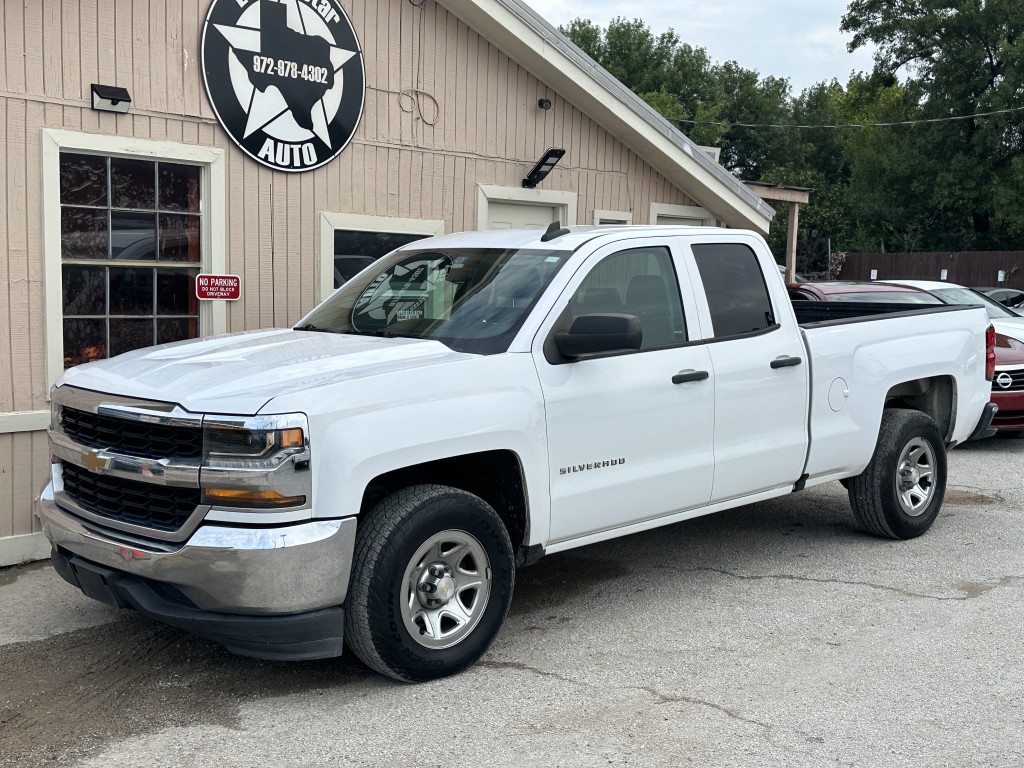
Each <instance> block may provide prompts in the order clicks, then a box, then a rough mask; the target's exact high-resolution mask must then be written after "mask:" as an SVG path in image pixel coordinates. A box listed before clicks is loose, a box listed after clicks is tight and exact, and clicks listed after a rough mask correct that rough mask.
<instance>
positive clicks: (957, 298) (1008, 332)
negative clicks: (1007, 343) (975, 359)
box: [877, 280, 1024, 342]
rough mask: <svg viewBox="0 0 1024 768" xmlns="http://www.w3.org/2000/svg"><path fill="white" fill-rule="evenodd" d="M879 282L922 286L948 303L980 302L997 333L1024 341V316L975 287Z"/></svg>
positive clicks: (907, 281)
mask: <svg viewBox="0 0 1024 768" xmlns="http://www.w3.org/2000/svg"><path fill="white" fill-rule="evenodd" d="M877 282H880V283H887V284H889V285H905V286H909V287H911V288H920V289H921V290H922V291H928V292H929V293H931V294H933V295H934V296H936V297H937V298H939V299H941V300H942V301H944V302H945V303H946V304H979V305H981V306H983V307H984V308H985V311H986V312H987V313H988V319H989V320H990V321H991V322H992V325H993V327H995V329H996V333H1001V334H1003V335H1004V336H1009V337H1010V338H1011V339H1017V340H1018V341H1021V342H1024V317H1022V316H1020V315H1018V314H1017V313H1016V312H1014V311H1012V310H1010V309H1007V308H1006V307H1004V306H1003V305H1002V304H1000V303H999V302H998V301H996V300H994V299H990V298H989V297H988V296H986V295H985V294H983V293H979V292H978V291H975V290H974V289H973V288H966V287H964V286H962V285H958V284H956V283H945V282H940V281H939V280H879V281H877Z"/></svg>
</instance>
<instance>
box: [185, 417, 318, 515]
mask: <svg viewBox="0 0 1024 768" xmlns="http://www.w3.org/2000/svg"><path fill="white" fill-rule="evenodd" d="M309 458H310V453H309V427H308V424H307V422H306V417H305V416H304V415H303V414H294V413H293V414H283V415H277V416H252V417H231V416H213V417H206V418H205V419H203V466H202V469H201V470H200V478H201V479H200V483H201V485H202V486H203V502H204V503H206V504H212V505H217V506H228V507H245V508H249V509H277V508H281V507H297V506H302V505H304V504H305V503H306V501H307V499H308V495H309V492H310V490H311V489H310V472H309Z"/></svg>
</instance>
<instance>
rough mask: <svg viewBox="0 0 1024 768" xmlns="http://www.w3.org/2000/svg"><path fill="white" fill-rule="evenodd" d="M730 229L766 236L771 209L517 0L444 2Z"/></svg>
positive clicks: (469, 24)
mask: <svg viewBox="0 0 1024 768" xmlns="http://www.w3.org/2000/svg"><path fill="white" fill-rule="evenodd" d="M441 2H442V3H443V5H444V6H445V7H446V8H447V9H448V10H450V11H451V12H452V13H454V14H455V15H456V16H458V17H459V18H460V19H462V20H463V21H464V22H465V23H466V24H467V25H468V26H469V27H470V28H472V29H473V30H475V31H476V32H478V33H479V34H481V35H482V36H483V37H485V38H486V39H487V40H489V41H490V42H491V43H493V44H494V45H495V46H496V47H498V48H499V49H500V50H502V51H503V52H504V53H505V54H506V55H508V56H509V57H510V58H511V59H513V60H514V61H515V62H516V63H518V64H520V65H521V66H523V67H524V68H525V69H526V70H527V71H529V72H530V73H531V74H533V75H534V76H535V77H537V78H538V79H539V80H540V81H541V82H542V83H544V84H545V85H547V86H548V87H549V88H551V89H552V90H554V91H556V92H557V93H558V94H559V95H560V96H562V98H564V99H566V100H567V101H569V102H570V103H571V104H573V105H574V106H575V107H576V108H577V109H579V110H580V111H581V112H583V113H584V114H585V115H587V116H588V117H590V118H591V119H592V120H594V121H596V122H597V123H598V124H599V125H601V126H602V127H603V128H605V129H606V130H607V131H609V132H610V133H611V134H613V135H614V136H616V137H617V138H619V139H620V140H621V141H622V142H623V143H625V144H626V145H627V146H628V147H629V148H630V149H631V150H633V151H634V152H636V153H637V154H638V155H639V156H640V157H642V158H643V159H644V160H646V161H647V162H648V163H650V164H651V165H652V166H653V167H654V168H655V169H657V171H658V172H659V173H660V174H661V175H663V176H664V177H665V178H667V179H668V180H669V181H671V182H672V183H673V184H675V185H676V186H678V187H679V188H680V189H682V190H683V191H685V192H686V194H687V195H689V196H690V197H692V198H693V199H694V200H695V201H696V202H697V204H698V205H700V206H702V207H703V208H705V209H706V210H708V211H709V212H710V213H711V214H713V215H714V216H715V217H716V218H717V219H720V220H721V221H722V222H724V223H725V224H726V225H727V226H730V227H739V228H745V229H754V230H757V231H759V232H762V233H767V231H768V226H769V224H770V223H771V220H772V217H773V216H774V215H775V211H774V209H772V208H771V206H769V205H768V204H767V203H765V202H764V201H762V200H761V199H760V198H759V197H757V195H755V194H753V193H752V192H751V191H750V190H749V189H747V188H746V187H745V186H744V185H743V183H742V182H741V181H740V180H739V179H737V178H736V177H735V176H733V175H732V174H731V173H729V172H728V171H727V170H725V169H724V168H723V167H722V166H720V165H719V164H718V163H716V162H715V161H714V160H712V159H711V158H710V157H708V156H707V155H706V154H705V153H704V152H703V151H702V150H701V149H700V148H699V147H698V146H697V145H696V144H695V143H694V142H692V141H691V140H690V139H689V138H687V137H686V135H685V134H683V133H682V132H681V131H680V130H678V129H677V128H676V127H675V126H673V125H672V123H670V122H669V121H668V120H666V119H665V118H664V117H662V116H661V115H660V114H658V112H656V111H655V110H654V109H652V108H651V107H650V106H648V105H647V103H646V102H645V101H644V100H643V99H641V98H640V97H639V96H637V95H636V94H635V93H633V92H632V91H631V90H629V89H628V88H627V87H626V86H624V85H623V84H622V83H620V82H619V81H618V80H616V79H615V78H614V77H612V75H611V74H609V73H608V71H607V70H605V69H604V68H603V67H601V66H600V65H599V64H598V63H597V62H596V61H594V60H593V59H592V58H590V57H589V56H588V55H587V54H585V53H584V52H583V51H581V50H580V49H579V48H577V47H576V46H575V45H574V44H573V43H572V42H570V41H569V40H568V39H567V38H566V37H565V36H564V35H563V34H562V33H561V32H559V31H558V30H557V29H555V28H554V27H553V26H552V25H551V24H549V23H548V22H547V21H545V20H544V19H543V18H542V17H541V16H540V15H539V14H537V12H536V11H534V10H533V9H532V8H530V7H529V6H528V5H526V4H525V3H523V2H520V0H441Z"/></svg>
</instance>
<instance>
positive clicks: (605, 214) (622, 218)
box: [594, 208, 633, 227]
mask: <svg viewBox="0 0 1024 768" xmlns="http://www.w3.org/2000/svg"><path fill="white" fill-rule="evenodd" d="M601 219H615V223H616V224H632V223H633V212H632V211H604V210H600V209H597V208H595V209H594V225H595V226H599V227H600V226H605V227H610V226H613V225H611V224H601Z"/></svg>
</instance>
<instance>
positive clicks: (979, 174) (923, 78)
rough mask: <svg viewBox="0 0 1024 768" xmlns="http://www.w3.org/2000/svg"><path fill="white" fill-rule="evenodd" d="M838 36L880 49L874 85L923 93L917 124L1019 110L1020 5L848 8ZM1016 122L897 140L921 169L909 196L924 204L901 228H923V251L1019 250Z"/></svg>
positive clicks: (975, 1) (963, 0) (936, 126)
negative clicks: (903, 79) (886, 80)
mask: <svg viewBox="0 0 1024 768" xmlns="http://www.w3.org/2000/svg"><path fill="white" fill-rule="evenodd" d="M841 28H842V29H843V31H846V32H851V33H853V39H852V40H851V42H850V46H849V47H850V50H856V49H857V48H860V47H861V46H864V45H866V44H868V43H873V44H874V45H875V46H877V48H876V53H875V64H876V74H877V75H878V76H890V77H895V76H898V75H899V74H900V73H901V72H906V73H907V74H908V75H909V77H908V80H907V87H908V89H911V90H913V89H917V90H918V91H919V94H920V100H919V107H920V108H919V111H918V113H917V116H918V117H920V118H927V119H936V118H949V117H960V116H970V115H977V114H979V113H985V112H998V111H999V110H1007V109H1016V108H1019V107H1021V106H1022V104H1021V95H1022V93H1024V48H1022V39H1021V34H1022V32H1024V4H1022V3H1021V2H1020V0H901V2H898V3H893V2H891V0H852V2H851V3H850V5H849V7H848V9H847V13H846V15H845V16H844V17H843V20H842V27H841ZM1021 115H1022V113H1020V112H1009V113H1003V114H994V115H985V116H978V117H970V118H969V119H964V120H947V121H944V122H934V123H929V124H926V125H924V126H922V127H921V128H919V129H917V130H915V131H912V132H907V136H908V137H909V139H907V140H904V139H898V140H897V141H898V142H899V143H902V144H904V145H907V144H911V143H912V144H914V145H915V147H916V150H917V152H916V155H917V158H918V159H920V160H922V161H923V163H922V165H921V167H920V168H919V169H918V172H917V174H916V175H917V179H916V181H914V182H911V183H910V190H909V192H910V193H912V194H913V193H917V194H921V195H923V199H922V200H921V204H922V205H921V207H922V208H923V209H924V211H922V212H919V213H918V215H917V216H916V217H913V220H912V221H909V222H907V223H906V224H905V226H909V227H912V228H913V227H916V228H917V229H919V230H920V231H921V232H922V233H923V234H922V238H923V242H924V243H925V245H926V246H929V247H950V248H952V247H964V246H975V247H979V248H993V247H1000V246H1012V245H1013V244H1014V243H1015V242H1017V240H1016V238H1018V237H1019V234H1018V233H1020V232H1021V231H1022V229H1024V222H1022V221H1021V217H1022V215H1024V214H1021V213H1020V205H1019V201H1018V202H1014V201H1013V200H1012V198H1013V193H1012V192H1010V193H1008V190H1018V189H1019V188H1020V187H1021V185H1022V180H1021V177H1020V173H1021V170H1022V169H1021V162H1020V158H1021V156H1022V153H1024V136H1022V131H1021ZM890 133H892V131H890ZM905 170H906V171H907V175H908V176H909V175H912V174H911V172H910V169H905ZM1017 244H1018V245H1019V242H1017Z"/></svg>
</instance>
